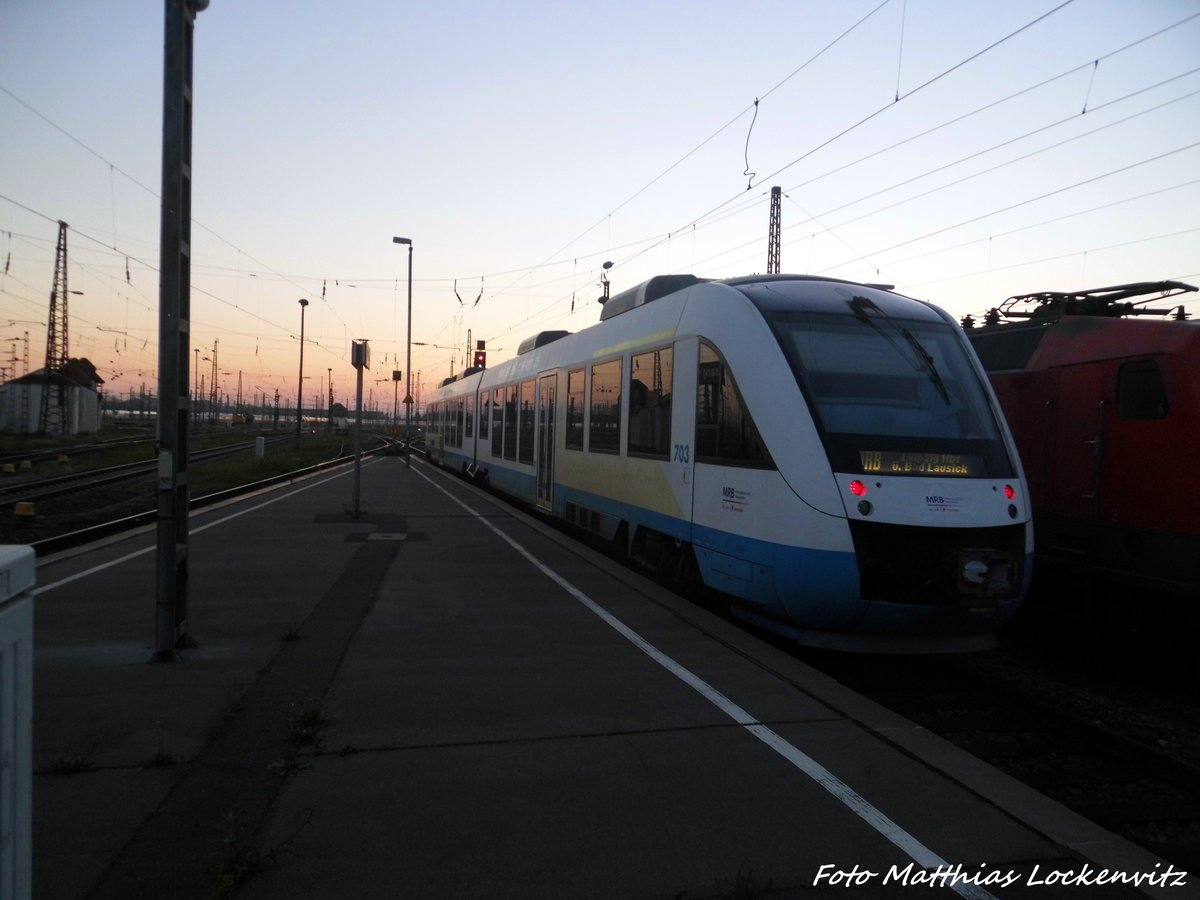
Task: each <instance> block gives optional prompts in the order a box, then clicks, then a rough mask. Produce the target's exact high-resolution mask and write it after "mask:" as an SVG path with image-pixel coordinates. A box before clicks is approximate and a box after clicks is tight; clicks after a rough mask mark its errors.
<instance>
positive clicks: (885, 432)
mask: <svg viewBox="0 0 1200 900" xmlns="http://www.w3.org/2000/svg"><path fill="white" fill-rule="evenodd" d="M426 448H427V451H428V455H429V457H430V458H431V459H432V460H433V461H435V462H437V463H439V464H441V465H444V466H447V467H452V468H455V469H460V470H462V471H463V472H464V473H466V474H467V475H469V476H472V477H474V478H476V479H478V480H481V481H482V480H486V481H487V482H488V483H489V484H490V485H491V486H492V487H493V488H494V489H495V490H497V491H499V492H501V493H504V494H508V495H511V496H513V497H515V498H518V499H520V500H522V501H525V502H526V503H528V504H529V505H531V506H533V507H535V508H537V509H538V510H541V511H544V513H545V514H547V515H550V516H553V517H555V518H557V519H561V520H564V521H566V522H569V523H572V524H574V525H576V526H578V527H580V528H583V529H586V530H587V531H589V532H592V533H594V534H596V535H598V536H600V537H601V538H603V539H605V540H608V541H612V542H615V544H616V546H617V548H618V549H619V550H621V551H623V552H627V553H629V554H630V555H631V556H633V557H635V558H638V559H640V560H642V561H643V562H647V563H649V564H651V565H652V566H653V567H654V568H656V569H658V570H659V571H660V572H662V573H663V574H664V575H672V576H679V575H682V576H684V577H685V578H686V577H690V578H691V579H693V580H696V581H698V582H700V583H702V584H703V585H705V586H707V587H708V588H710V589H713V590H715V591H717V592H719V594H718V596H722V597H724V598H726V599H728V601H729V602H730V604H731V611H732V612H733V614H734V615H735V616H737V617H739V618H741V619H743V620H746V621H748V622H750V623H752V624H754V625H757V626H759V627H762V628H766V629H768V630H770V631H773V632H777V633H779V634H782V635H784V636H787V637H789V638H792V639H795V640H797V641H799V642H801V643H804V644H809V645H813V646H823V647H830V648H840V649H853V650H870V651H889V650H890V651H896V650H916V651H938V650H963V649H975V648H979V647H985V646H990V645H991V644H992V643H994V640H995V637H994V635H995V631H996V629H997V627H998V626H999V625H1000V624H1002V623H1003V622H1005V621H1006V620H1008V619H1009V618H1010V617H1011V616H1012V615H1013V614H1014V613H1015V612H1016V610H1017V608H1018V606H1019V605H1020V603H1021V600H1022V599H1023V597H1024V595H1025V592H1026V590H1027V587H1028V583H1029V578H1030V573H1031V560H1032V551H1033V534H1032V525H1031V516H1030V510H1029V507H1028V503H1027V499H1026V498H1027V496H1028V494H1027V491H1026V489H1025V480H1024V476H1023V474H1022V471H1021V467H1020V462H1019V460H1018V457H1017V452H1016V449H1015V446H1014V444H1013V441H1012V438H1011V436H1010V434H1009V432H1008V428H1007V426H1006V424H1005V422H1004V419H1003V416H1002V415H1001V413H1000V409H999V405H998V404H997V402H996V399H995V397H994V395H993V394H992V391H991V388H990V386H989V384H988V381H987V378H986V376H985V375H984V373H983V370H982V369H981V367H980V365H979V363H978V361H977V359H976V357H975V354H974V351H973V350H972V349H971V347H970V345H969V344H968V342H967V340H966V338H965V337H964V335H963V333H962V331H961V329H960V328H959V326H958V325H957V324H956V323H955V322H954V320H953V319H951V318H950V317H949V316H948V314H946V313H945V312H943V311H942V310H940V309H938V308H936V307H934V306H931V305H930V304H927V303H924V302H921V301H917V300H913V299H910V298H907V297H903V296H901V295H899V294H896V293H893V292H891V291H889V290H887V289H886V288H883V287H880V286H871V285H865V284H856V283H853V282H847V281H840V280H836V279H831V278H817V277H807V276H796V275H768V276H754V277H746V278H735V279H728V280H722V281H710V280H704V279H699V278H696V277H695V276H692V275H664V276H658V277H656V278H652V279H650V280H649V281H647V282H645V283H644V284H642V285H639V286H638V287H636V288H633V289H631V290H628V291H626V292H624V293H621V294H618V295H616V296H614V297H613V298H612V299H611V300H609V301H608V303H607V304H606V305H605V306H604V307H603V310H602V313H601V316H600V322H599V324H597V325H594V326H592V327H590V328H587V329H585V330H583V331H580V332H576V333H574V334H570V333H568V332H565V331H552V332H542V333H540V334H538V335H536V336H534V337H532V338H530V339H529V340H527V341H525V342H524V343H523V344H522V345H521V347H520V351H519V353H518V354H517V356H516V357H514V358H512V359H510V360H508V361H506V362H504V363H502V364H500V365H496V366H494V367H491V368H487V369H468V370H467V371H466V372H464V373H463V374H462V375H460V376H458V377H457V378H455V379H447V381H446V382H443V384H442V386H441V387H440V389H438V390H436V391H435V392H434V394H433V397H432V402H431V403H430V404H429V406H428V420H427V423H426Z"/></svg>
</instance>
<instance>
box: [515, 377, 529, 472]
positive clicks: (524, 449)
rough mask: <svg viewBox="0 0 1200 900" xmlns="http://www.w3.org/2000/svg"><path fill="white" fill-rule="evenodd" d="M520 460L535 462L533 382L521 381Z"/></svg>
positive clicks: (518, 458)
mask: <svg viewBox="0 0 1200 900" xmlns="http://www.w3.org/2000/svg"><path fill="white" fill-rule="evenodd" d="M517 460H518V462H523V463H528V464H530V465H532V464H533V382H532V381H522V382H521V441H520V443H519V444H518V447H517Z"/></svg>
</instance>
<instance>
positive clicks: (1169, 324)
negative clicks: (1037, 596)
mask: <svg viewBox="0 0 1200 900" xmlns="http://www.w3.org/2000/svg"><path fill="white" fill-rule="evenodd" d="M1195 290H1196V287H1194V286H1193V285H1190V284H1183V283H1181V282H1175V281H1162V282H1145V283H1139V284H1127V285H1118V286H1115V287H1107V288H1095V289H1092V290H1086V291H1078V292H1044V293H1038V294H1025V295H1020V296H1016V297H1010V298H1009V299H1008V300H1007V301H1006V302H1005V304H1004V305H1003V306H1001V307H1000V308H999V309H996V310H992V311H991V312H989V313H988V316H987V318H986V320H985V324H984V325H982V326H978V327H977V326H976V325H975V323H974V322H972V321H971V320H970V318H969V317H968V318H967V319H966V320H964V321H963V327H964V329H965V330H966V333H967V335H968V337H969V338H970V339H971V342H972V344H974V346H975V351H976V353H978V355H979V358H980V360H981V361H982V362H983V365H984V368H985V369H986V370H987V372H988V376H989V378H990V379H991V382H992V386H993V388H994V389H995V392H996V395H997V397H998V398H999V400H1000V405H1001V406H1002V407H1003V409H1004V413H1005V415H1006V416H1007V418H1008V423H1009V426H1010V428H1011V429H1012V433H1013V435H1014V437H1015V438H1016V441H1017V446H1018V448H1019V450H1020V454H1021V460H1022V462H1023V463H1024V466H1025V474H1026V477H1027V479H1028V483H1029V490H1030V495H1031V501H1032V504H1033V512H1034V540H1035V544H1036V554H1037V560H1038V563H1039V565H1044V566H1047V567H1053V568H1059V569H1063V570H1066V571H1070V572H1074V573H1077V574H1082V575H1086V576H1094V577H1097V578H1098V579H1100V580H1101V581H1102V582H1121V583H1125V584H1131V585H1136V586H1139V587H1143V588H1150V589H1153V590H1156V591H1163V592H1166V593H1169V594H1172V595H1179V596H1185V597H1192V598H1197V597H1200V477H1198V475H1197V472H1196V470H1195V468H1193V466H1196V465H1200V323H1196V322H1189V321H1186V319H1187V316H1186V314H1185V312H1184V310H1183V306H1182V305H1178V306H1173V307H1172V308H1153V309H1151V308H1147V307H1145V306H1143V305H1142V304H1144V303H1147V302H1155V301H1162V300H1164V299H1166V298H1168V297H1176V296H1178V295H1180V294H1183V293H1185V292H1189V291H1195ZM1135 297H1148V298H1149V299H1147V300H1140V301H1137V302H1133V298H1135ZM1029 303H1033V304H1036V306H1035V307H1034V308H1033V309H1032V310H1018V309H1016V308H1015V307H1018V306H1019V305H1020V304H1029ZM1151 317H1153V318H1151Z"/></svg>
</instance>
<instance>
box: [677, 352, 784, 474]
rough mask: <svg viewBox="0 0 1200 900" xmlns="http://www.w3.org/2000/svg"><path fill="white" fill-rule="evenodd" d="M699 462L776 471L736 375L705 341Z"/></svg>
mask: <svg viewBox="0 0 1200 900" xmlns="http://www.w3.org/2000/svg"><path fill="white" fill-rule="evenodd" d="M696 459H697V460H698V461H700V462H708V463H717V464H718V465H730V466H748V467H751V468H758V469H773V468H775V464H774V463H773V462H772V461H771V456H770V454H769V453H767V447H766V444H764V443H763V440H762V437H761V436H760V435H759V433H758V428H757V427H756V426H755V424H754V420H753V419H752V418H751V417H750V411H749V410H748V409H746V404H745V403H744V402H743V400H742V394H741V392H740V391H739V390H738V389H737V384H736V383H735V382H734V380H733V374H732V373H731V372H730V371H729V367H728V366H727V365H726V363H725V360H724V359H722V358H721V355H720V354H719V353H717V351H716V349H715V348H714V347H713V346H712V345H711V344H709V343H708V342H706V341H701V342H700V371H699V379H698V383H697V389H696Z"/></svg>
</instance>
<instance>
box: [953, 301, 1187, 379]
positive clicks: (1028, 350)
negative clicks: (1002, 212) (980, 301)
mask: <svg viewBox="0 0 1200 900" xmlns="http://www.w3.org/2000/svg"><path fill="white" fill-rule="evenodd" d="M1195 290H1196V288H1195V287H1194V286H1193V285H1190V284H1184V283H1182V282H1177V281H1143V282H1137V283H1134V284H1119V285H1113V286H1111V287H1103V288H1088V289H1086V290H1082V291H1039V292H1036V293H1032V294H1018V295H1016V296H1013V297H1009V298H1008V300H1007V301H1005V304H1004V305H1003V306H1002V307H1001V308H999V309H997V310H993V311H992V312H991V313H989V324H987V325H985V326H983V327H975V326H974V324H973V322H970V321H967V322H964V327H965V329H966V333H967V337H968V338H970V340H971V343H972V344H973V345H974V347H975V352H976V353H977V354H978V355H979V359H980V362H982V363H983V367H984V368H985V369H987V370H988V371H989V372H998V371H1014V370H1019V369H1047V368H1052V367H1055V366H1065V365H1071V364H1072V363H1082V362H1094V361H1097V360H1102V359H1120V358H1125V357H1130V356H1149V355H1153V354H1156V353H1175V352H1180V351H1182V350H1183V349H1184V348H1185V347H1187V346H1189V345H1191V346H1192V347H1196V346H1198V345H1200V330H1197V327H1196V326H1197V323H1195V322H1188V321H1186V320H1185V318H1184V315H1183V307H1182V306H1178V307H1174V308H1171V309H1166V308H1161V307H1160V308H1148V307H1145V306H1143V305H1142V304H1143V303H1147V302H1160V301H1162V300H1164V299H1166V298H1169V297H1174V296H1176V295H1178V294H1181V293H1186V292H1191V291H1195ZM1147 296H1148V297H1150V300H1144V301H1139V302H1137V303H1134V302H1130V301H1131V300H1132V298H1134V297H1147ZM1018 303H1035V304H1037V305H1036V307H1035V308H1034V309H1033V310H1032V311H1028V312H1025V311H1018V310H1016V309H1014V306H1015V305H1016V304H1018ZM1001 316H1007V317H1011V318H1013V319H1015V320H1016V321H1001V320H1000V319H1001ZM1148 316H1153V317H1157V318H1154V319H1149V318H1146V317H1148ZM1168 317H1170V318H1168Z"/></svg>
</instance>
